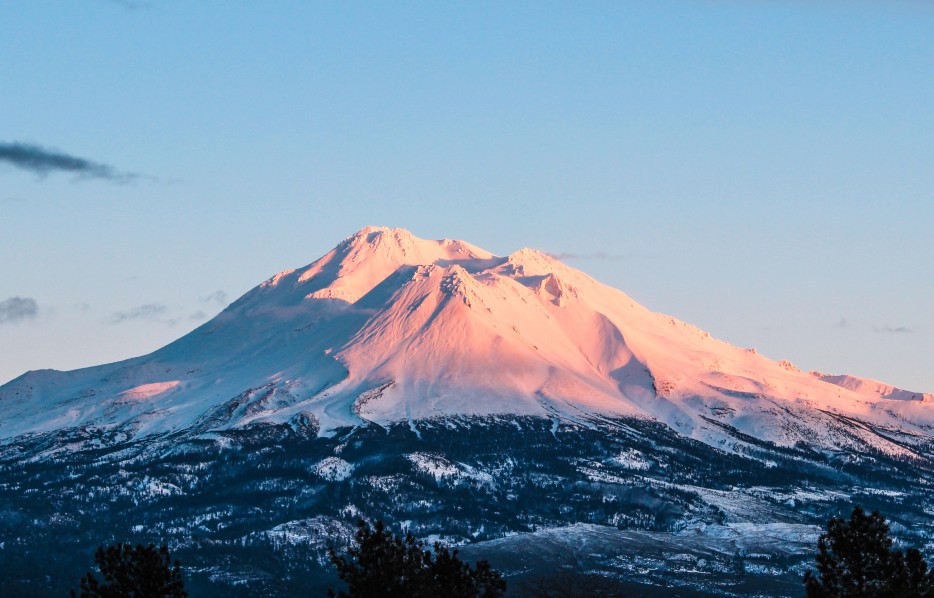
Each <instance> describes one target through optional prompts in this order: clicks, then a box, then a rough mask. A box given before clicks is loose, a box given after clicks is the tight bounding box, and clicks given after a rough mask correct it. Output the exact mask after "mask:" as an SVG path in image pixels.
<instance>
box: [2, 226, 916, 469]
mask: <svg viewBox="0 0 934 598" xmlns="http://www.w3.org/2000/svg"><path fill="white" fill-rule="evenodd" d="M912 399H915V400H912ZM921 399H930V395H921V394H920V393H909V392H907V391H902V390H899V389H896V388H893V387H890V386H886V385H883V384H881V383H876V382H872V381H869V380H863V379H859V378H854V377H848V376H823V377H819V376H817V375H811V374H807V373H803V372H801V371H799V370H798V369H797V368H795V367H794V366H793V365H791V364H789V363H787V362H774V361H771V360H769V359H767V358H765V357H763V356H761V355H759V354H757V353H756V352H755V351H754V350H749V349H742V348H737V347H734V346H731V345H729V344H727V343H725V342H722V341H720V340H717V339H715V338H713V337H711V336H710V335H709V334H708V333H706V332H704V331H702V330H699V329H697V328H695V327H693V326H691V325H689V324H686V323H684V322H681V321H679V320H677V319H675V318H672V317H669V316H666V315H663V314H658V313H654V312H651V311H649V310H647V309H646V308H644V307H642V306H641V305H638V304H637V303H635V302H634V301H633V300H632V299H631V298H630V297H629V296H627V295H626V294H625V293H622V292H621V291H618V290H615V289H612V288H610V287H607V286H605V285H603V284H600V283H598V282H597V281H595V280H593V279H592V278H590V277H588V276H587V275H585V274H583V273H582V272H580V271H578V270H575V269H573V268H569V267H568V266H565V265H564V264H562V263H561V262H559V261H557V260H556V259H554V258H552V257H549V256H547V255H545V254H543V253H541V252H538V251H535V250H531V249H522V250H519V251H517V252H515V253H513V254H512V255H509V256H507V257H498V256H495V255H493V254H490V253H489V252H486V251H484V250H482V249H480V248H477V247H475V246H473V245H470V244H468V243H465V242H462V241H450V240H441V241H430V240H423V239H418V238H416V237H414V236H413V235H412V234H411V233H409V232H408V231H404V230H401V229H387V228H375V227H368V228H365V229H363V230H361V231H359V232H357V233H356V234H354V235H352V236H351V237H348V238H347V239H345V240H344V241H343V242H341V243H340V244H339V245H338V246H337V247H335V248H334V249H333V250H332V251H330V252H329V253H327V254H326V255H325V256H323V257H322V258H320V259H319V260H317V261H315V262H314V263H312V264H310V265H309V266H306V267H304V268H300V269H296V270H286V271H284V272H281V273H279V274H277V275H275V276H273V277H272V278H270V279H269V280H267V281H266V282H264V283H262V284H261V285H259V286H258V287H256V288H255V289H253V290H252V291H250V292H248V293H247V294H246V295H244V296H243V297H241V298H240V299H238V300H237V301H236V302H235V303H233V304H232V305H230V306H229V307H228V308H227V309H225V310H224V311H223V312H222V313H221V314H219V315H218V316H217V317H216V318H214V319H213V320H211V321H210V322H207V323H206V324H204V325H203V326H201V327H200V328H198V329H197V330H195V331H193V332H191V333H190V334H188V335H186V336H184V337H182V338H181V339H179V340H177V341H175V342H174V343H171V344H170V345H168V346H166V347H164V348H162V349H160V350H158V351H156V352H154V353H151V354H149V355H145V356H142V357H138V358H135V359H130V360H126V361H123V362H118V363H114V364H107V365H102V366H97V367H92V368H86V369H82V370H76V371H72V372H57V371H51V370H44V371H36V372H29V373H27V374H25V375H23V376H21V377H20V378H17V379H16V380H14V381H12V382H10V383H8V384H6V385H4V386H3V387H0V438H2V439H10V438H13V437H16V436H19V435H21V434H25V433H41V432H51V431H55V430H59V429H63V428H72V427H81V426H94V427H103V428H108V427H113V428H119V429H120V430H121V431H122V433H126V434H131V435H136V436H144V435H149V434H155V433H166V432H177V431H188V432H191V433H196V434H210V433H211V432H212V431H217V430H224V429H230V428H241V427H249V426H258V425H263V424H279V423H287V424H290V425H293V426H299V427H302V426H303V427H304V428H305V429H308V430H315V431H320V432H321V433H325V434H326V433H329V431H330V430H333V429H335V428H336V427H339V426H344V425H355V424H359V423H361V422H363V421H366V420H369V421H374V422H376V423H386V422H390V421H398V420H403V419H410V420H411V419H421V418H427V417H433V416H438V415H457V414H464V415H495V414H505V413H510V414H530V415H544V416H548V417H553V418H563V419H569V420H575V418H579V417H580V416H581V415H582V414H585V413H586V414H605V415H614V416H615V415H627V416H640V417H646V418H655V419H658V420H661V421H663V422H665V423H667V424H668V425H670V426H671V427H672V428H674V429H675V430H677V431H678V432H680V433H682V434H684V435H686V436H690V437H693V438H696V439H699V440H702V441H704V442H707V443H709V444H712V445H715V446H720V447H723V448H726V449H728V450H730V449H735V448H737V447H738V446H741V445H743V444H744V442H745V441H744V440H743V435H744V434H745V435H749V436H752V437H754V438H757V439H762V440H766V441H770V442H775V443H777V444H779V445H784V446H791V445H795V444H797V443H805V444H808V445H812V446H819V447H823V448H826V449H860V448H863V447H873V448H875V449H878V450H881V451H883V452H885V453H888V454H891V455H911V454H912V452H913V449H912V446H914V444H915V442H917V441H920V439H926V438H928V435H929V431H930V429H931V428H930V426H932V425H934V410H932V407H931V405H932V403H930V401H928V400H921Z"/></svg>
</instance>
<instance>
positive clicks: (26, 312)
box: [0, 297, 39, 324]
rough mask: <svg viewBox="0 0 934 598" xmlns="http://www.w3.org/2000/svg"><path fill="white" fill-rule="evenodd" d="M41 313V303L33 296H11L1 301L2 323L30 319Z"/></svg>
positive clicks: (0, 316)
mask: <svg viewBox="0 0 934 598" xmlns="http://www.w3.org/2000/svg"><path fill="white" fill-rule="evenodd" d="M38 315H39V304H38V303H36V300H35V299H33V298H31V297H10V298H9V299H5V300H3V301H0V324H4V323H7V322H19V321H21V320H30V319H33V318H35V317H36V316H38Z"/></svg>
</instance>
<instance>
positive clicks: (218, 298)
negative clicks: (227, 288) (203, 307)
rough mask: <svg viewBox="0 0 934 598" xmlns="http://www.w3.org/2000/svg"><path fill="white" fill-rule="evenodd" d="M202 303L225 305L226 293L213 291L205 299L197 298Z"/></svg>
mask: <svg viewBox="0 0 934 598" xmlns="http://www.w3.org/2000/svg"><path fill="white" fill-rule="evenodd" d="M199 300H200V301H201V302H202V303H215V304H217V305H227V293H225V292H224V291H214V292H213V293H211V294H210V295H208V296H207V297H199Z"/></svg>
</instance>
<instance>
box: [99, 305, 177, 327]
mask: <svg viewBox="0 0 934 598" xmlns="http://www.w3.org/2000/svg"><path fill="white" fill-rule="evenodd" d="M168 311H169V308H168V307H166V306H165V305H163V304H162V303H145V304H143V305H139V306H137V307H134V308H133V309H128V310H126V311H118V312H117V313H115V314H114V315H113V316H112V317H111V319H110V321H111V322H113V323H114V324H120V323H123V322H129V321H132V320H150V321H156V322H158V321H162V320H163V316H165V314H166V312H168Z"/></svg>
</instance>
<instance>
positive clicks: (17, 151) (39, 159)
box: [0, 141, 139, 183]
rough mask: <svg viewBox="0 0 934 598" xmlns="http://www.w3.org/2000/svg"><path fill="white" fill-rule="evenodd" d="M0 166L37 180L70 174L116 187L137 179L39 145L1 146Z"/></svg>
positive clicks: (113, 169)
mask: <svg viewBox="0 0 934 598" xmlns="http://www.w3.org/2000/svg"><path fill="white" fill-rule="evenodd" d="M0 162H6V163H7V164H10V165H12V166H14V167H16V168H19V169H21V170H27V171H29V172H32V173H35V174H37V175H39V176H46V175H48V174H50V173H53V172H64V173H69V174H73V175H75V176H76V177H78V178H89V179H104V180H107V181H112V182H115V183H129V182H131V181H133V180H135V179H137V178H139V175H137V174H133V173H129V172H121V171H119V170H117V169H116V168H114V167H113V166H110V165H107V164H101V163H100V162H94V161H93V160H88V159H86V158H79V157H77V156H72V155H70V154H66V153H65V152H61V151H58V150H54V149H48V148H45V147H42V146H40V145H32V144H29V143H19V142H15V141H14V142H11V143H6V142H0Z"/></svg>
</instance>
